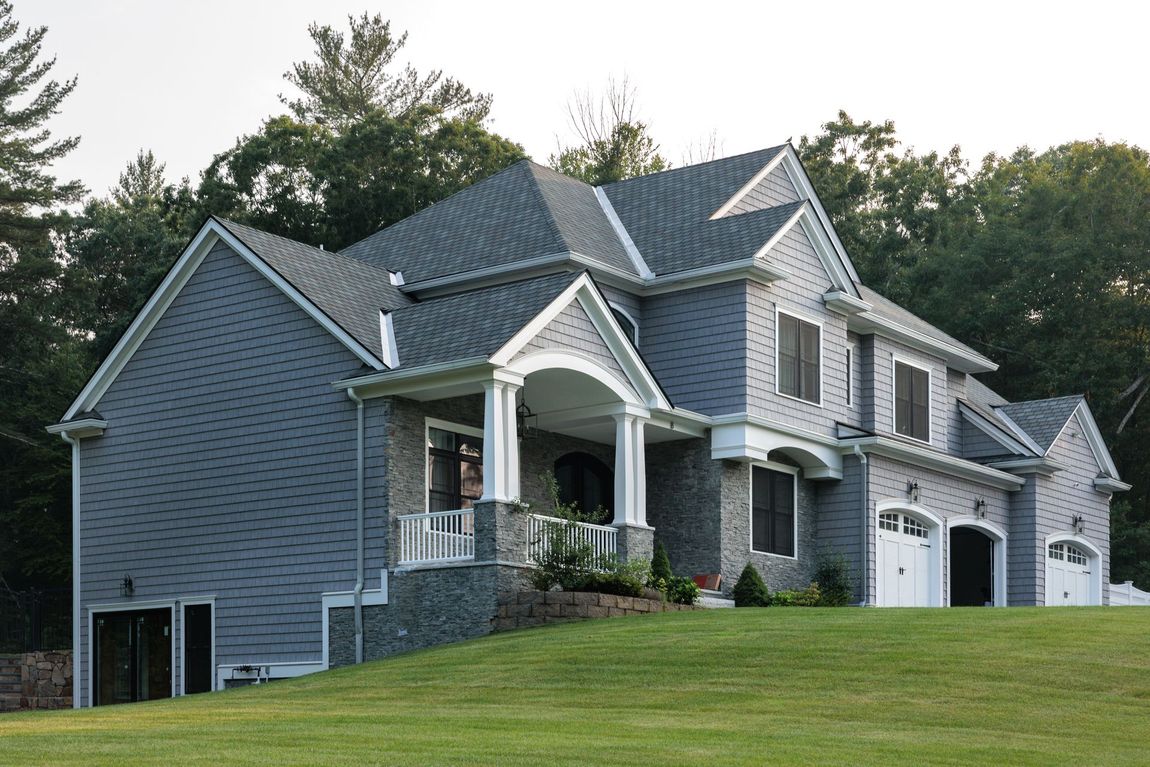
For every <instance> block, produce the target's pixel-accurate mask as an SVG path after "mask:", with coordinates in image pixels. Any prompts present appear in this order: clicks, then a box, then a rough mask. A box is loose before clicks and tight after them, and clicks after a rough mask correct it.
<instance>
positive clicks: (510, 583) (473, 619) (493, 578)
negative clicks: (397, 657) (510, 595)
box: [328, 564, 526, 668]
mask: <svg viewBox="0 0 1150 767" xmlns="http://www.w3.org/2000/svg"><path fill="white" fill-rule="evenodd" d="M525 572H526V571H525V570H523V569H521V568H515V567H504V566H497V565H489V564H488V565H485V564H474V565H471V564H469V565H466V566H461V567H443V568H438V569H434V570H432V569H425V570H411V571H406V572H404V571H399V572H396V573H394V574H393V575H392V576H391V581H390V583H389V584H388V586H389V595H388V604H386V605H378V606H369V607H364V608H363V623H364V659H365V660H376V659H378V658H383V657H386V656H389V655H394V654H395V653H398V652H405V651H407V650H416V649H420V648H424V647H432V646H434V645H439V644H445V643H447V642H459V641H462V640H464V639H471V638H473V637H478V636H483V635H485V634H489V633H491V631H492V630H493V627H494V621H495V619H496V617H497V615H498V609H499V606H498V600H499V595H500V593H507V592H517V591H522V590H524V589H525V588H526V580H525V578H524V575H525ZM328 641H329V662H330V664H331V666H332V667H333V668H334V667H337V666H346V665H350V664H352V663H354V662H355V618H354V615H353V612H352V609H351V608H350V607H348V608H339V609H335V610H332V611H331V618H330V622H329V633H328Z"/></svg>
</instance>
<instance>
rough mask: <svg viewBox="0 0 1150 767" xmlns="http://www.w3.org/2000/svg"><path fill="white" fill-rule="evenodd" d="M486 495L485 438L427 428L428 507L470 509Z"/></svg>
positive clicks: (447, 509) (444, 509)
mask: <svg viewBox="0 0 1150 767" xmlns="http://www.w3.org/2000/svg"><path fill="white" fill-rule="evenodd" d="M482 495H483V440H482V439H481V438H480V437H475V436H472V435H469V434H459V433H456V432H453V431H448V430H446V429H439V428H436V427H434V426H428V427H427V510H428V511H432V512H434V511H456V510H459V509H470V508H471V504H472V503H474V502H475V501H477V500H479V497H480V496H482Z"/></svg>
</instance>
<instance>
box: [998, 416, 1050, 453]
mask: <svg viewBox="0 0 1150 767" xmlns="http://www.w3.org/2000/svg"><path fill="white" fill-rule="evenodd" d="M994 414H995V415H996V416H998V417H999V418H1000V419H1001V420H1002V422H1003V423H1004V424H1005V425H1006V427H1007V428H1008V429H1010V432H1011V433H1012V434H1013V435H1014V436H1015V437H1017V438H1018V440H1019V441H1020V442H1021V443H1022V444H1024V445H1026V446H1027V447H1028V448H1030V450H1031V452H1033V453H1034V454H1035V455H1046V451H1045V450H1043V449H1042V448H1041V447H1039V445H1038V443H1037V442H1035V441H1034V438H1033V437H1031V436H1030V435H1029V434H1027V433H1026V432H1025V431H1024V430H1023V428H1022V427H1021V426H1019V425H1018V424H1016V423H1015V422H1014V420H1013V419H1012V418H1011V417H1010V416H1008V415H1007V414H1006V413H1005V412H1003V411H1002V409H1001V408H997V407H996V408H994ZM1063 428H1065V424H1064V425H1063ZM1052 444H1053V443H1052Z"/></svg>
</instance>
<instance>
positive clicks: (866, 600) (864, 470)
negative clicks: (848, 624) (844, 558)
mask: <svg viewBox="0 0 1150 767" xmlns="http://www.w3.org/2000/svg"><path fill="white" fill-rule="evenodd" d="M854 453H855V456H856V457H857V458H858V459H859V471H860V472H861V474H862V477H861V482H862V548H861V549H860V550H859V556H860V560H861V562H862V575H861V578H860V583H859V587H860V592H861V594H862V603H861V605H860V606H862V607H866V606H868V605H870V604H871V601H870V537H869V536H868V535H867V533H868V528H869V527H870V501H869V498H868V497H867V496H868V493H867V490H868V488H869V486H870V476H868V475H869V468H868V466H867V457H866V453H864V452H863V450H862V447H860V446H859V445H855V450H854Z"/></svg>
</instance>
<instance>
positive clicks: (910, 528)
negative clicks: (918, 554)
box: [902, 514, 930, 538]
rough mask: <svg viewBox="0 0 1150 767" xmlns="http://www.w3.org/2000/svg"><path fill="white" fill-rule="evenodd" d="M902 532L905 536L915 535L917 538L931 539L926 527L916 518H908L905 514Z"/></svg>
mask: <svg viewBox="0 0 1150 767" xmlns="http://www.w3.org/2000/svg"><path fill="white" fill-rule="evenodd" d="M902 532H903V535H913V536H914V537H915V538H929V537H930V534H929V533H928V532H927V530H926V525H924V524H923V523H922V522H919V521H918V520H917V519H915V518H914V517H908V516H907V515H905V514H904V515H903V517H902Z"/></svg>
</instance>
